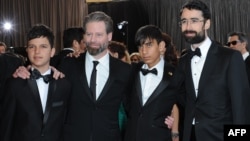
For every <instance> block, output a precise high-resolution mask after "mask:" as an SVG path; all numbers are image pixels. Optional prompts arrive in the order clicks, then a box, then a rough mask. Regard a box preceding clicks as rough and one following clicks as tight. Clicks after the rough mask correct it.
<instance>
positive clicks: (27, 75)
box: [12, 65, 65, 80]
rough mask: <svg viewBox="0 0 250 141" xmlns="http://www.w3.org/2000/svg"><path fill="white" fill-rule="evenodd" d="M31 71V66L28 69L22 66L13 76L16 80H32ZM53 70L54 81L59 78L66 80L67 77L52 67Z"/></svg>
mask: <svg viewBox="0 0 250 141" xmlns="http://www.w3.org/2000/svg"><path fill="white" fill-rule="evenodd" d="M30 69H31V66H30V65H29V66H28V67H27V68H25V67H24V66H20V67H18V68H17V69H16V71H15V72H14V74H13V75H12V76H13V77H14V78H18V77H20V78H22V79H29V78H30V72H29V70H30ZM51 70H52V71H53V72H54V74H53V78H54V79H56V80H57V79H59V78H64V77H65V75H64V74H63V73H62V72H60V71H58V70H57V69H56V68H55V67H53V66H51Z"/></svg>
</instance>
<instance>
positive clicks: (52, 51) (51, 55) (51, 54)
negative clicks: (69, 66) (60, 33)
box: [50, 47, 56, 57]
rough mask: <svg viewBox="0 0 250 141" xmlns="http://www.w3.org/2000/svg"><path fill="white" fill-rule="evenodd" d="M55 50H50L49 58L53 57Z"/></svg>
mask: <svg viewBox="0 0 250 141" xmlns="http://www.w3.org/2000/svg"><path fill="white" fill-rule="evenodd" d="M55 52H56V49H55V48H54V47H53V48H52V49H51V53H50V57H53V56H54V55H55Z"/></svg>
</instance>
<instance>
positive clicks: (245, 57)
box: [242, 51, 249, 60]
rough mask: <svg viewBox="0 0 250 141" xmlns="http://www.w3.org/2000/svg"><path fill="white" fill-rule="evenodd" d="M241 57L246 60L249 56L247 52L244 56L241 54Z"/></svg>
mask: <svg viewBox="0 0 250 141" xmlns="http://www.w3.org/2000/svg"><path fill="white" fill-rule="evenodd" d="M242 56H243V59H244V60H246V59H247V57H248V56H249V52H248V51H247V52H245V53H244V54H242Z"/></svg>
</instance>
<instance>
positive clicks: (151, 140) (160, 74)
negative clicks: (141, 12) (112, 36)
mask: <svg viewBox="0 0 250 141" xmlns="http://www.w3.org/2000/svg"><path fill="white" fill-rule="evenodd" d="M135 43H136V45H137V46H138V50H139V53H140V56H141V57H142V60H143V62H140V63H137V64H135V65H133V70H134V72H133V74H134V75H133V76H132V77H133V78H134V81H133V83H132V84H131V90H132V92H131V95H130V96H129V98H128V103H127V105H126V106H125V107H126V111H127V113H128V121H127V128H126V133H125V139H124V140H125V141H135V140H136V141H156V140H157V141H172V140H178V136H175V137H173V136H171V135H172V134H171V133H172V132H174V133H175V134H176V133H178V124H175V125H176V126H174V127H173V128H172V131H171V130H170V129H168V127H167V126H166V125H165V124H164V119H165V118H166V117H167V116H169V115H171V113H172V112H173V113H174V118H175V119H176V121H177V120H178V117H176V116H178V108H177V107H176V106H175V102H176V89H175V87H174V86H173V84H174V83H172V77H173V75H174V71H175V67H174V66H173V65H171V64H170V63H169V62H166V61H164V59H163V57H161V53H162V51H163V50H164V48H165V42H164V41H163V38H162V31H161V30H160V29H159V28H158V27H157V26H154V25H146V26H143V27H141V28H139V29H138V30H137V32H136V35H135ZM173 107H174V108H173Z"/></svg>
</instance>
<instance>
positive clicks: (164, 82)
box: [144, 62, 174, 106]
mask: <svg viewBox="0 0 250 141" xmlns="http://www.w3.org/2000/svg"><path fill="white" fill-rule="evenodd" d="M173 73H174V72H173V71H172V70H171V69H169V68H168V66H167V63H166V62H165V64H164V71H163V78H162V80H161V82H160V83H159V85H158V86H157V87H156V89H155V90H154V91H153V93H152V95H151V96H150V97H149V98H148V100H147V101H146V103H145V104H144V106H146V105H148V104H149V103H151V102H152V101H153V100H154V99H156V98H157V97H158V95H159V94H161V93H162V91H163V90H164V89H166V88H167V87H168V85H169V81H170V78H171V77H172V75H173Z"/></svg>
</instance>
